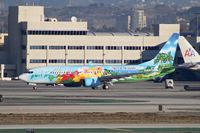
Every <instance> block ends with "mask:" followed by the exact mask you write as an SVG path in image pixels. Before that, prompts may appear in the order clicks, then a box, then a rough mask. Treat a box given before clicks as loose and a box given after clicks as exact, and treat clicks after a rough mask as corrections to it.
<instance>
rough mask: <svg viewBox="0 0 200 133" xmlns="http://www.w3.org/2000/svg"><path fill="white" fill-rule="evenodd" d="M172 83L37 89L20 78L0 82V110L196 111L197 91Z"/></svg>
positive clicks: (199, 102) (198, 106)
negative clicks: (160, 109) (168, 87)
mask: <svg viewBox="0 0 200 133" xmlns="http://www.w3.org/2000/svg"><path fill="white" fill-rule="evenodd" d="M184 85H193V86H200V83H199V82H175V88H174V89H165V87H164V83H153V82H152V81H146V82H138V83H128V84H114V86H112V87H111V88H110V89H109V90H102V89H98V90H92V89H91V88H84V87H80V88H66V87H63V86H56V87H52V86H44V85H39V86H38V90H36V91H34V90H32V87H31V86H28V85H26V84H25V83H23V82H21V81H0V94H1V95H3V99H4V100H3V102H2V103H0V113H2V114H6V113H66V112H67V113H81V112H106V113H115V112H158V111H159V110H158V109H159V105H162V111H165V112H177V111H178V112H199V111H200V92H199V91H195V92H191V91H190V92H187V91H185V90H184V89H183V88H184Z"/></svg>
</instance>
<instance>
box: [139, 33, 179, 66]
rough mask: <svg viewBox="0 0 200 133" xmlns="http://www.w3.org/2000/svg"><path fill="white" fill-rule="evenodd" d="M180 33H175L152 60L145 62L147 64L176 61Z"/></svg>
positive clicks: (157, 64) (155, 64)
mask: <svg viewBox="0 0 200 133" xmlns="http://www.w3.org/2000/svg"><path fill="white" fill-rule="evenodd" d="M178 40H179V34H178V33H174V34H173V35H172V36H171V37H170V38H169V39H168V41H167V42H166V43H165V44H164V46H163V47H162V49H161V50H160V52H159V53H158V54H157V55H156V56H155V57H154V58H153V59H152V60H150V61H148V62H145V63H143V64H142V65H146V66H159V65H164V64H165V65H166V64H168V65H170V66H172V65H173V63H174V58H175V54H176V48H177V44H178Z"/></svg>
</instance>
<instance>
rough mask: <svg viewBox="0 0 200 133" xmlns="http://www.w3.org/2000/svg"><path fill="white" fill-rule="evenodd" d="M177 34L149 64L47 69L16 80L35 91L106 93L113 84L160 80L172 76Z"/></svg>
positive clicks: (32, 71) (41, 68)
mask: <svg viewBox="0 0 200 133" xmlns="http://www.w3.org/2000/svg"><path fill="white" fill-rule="evenodd" d="M178 40H179V34H178V33H174V34H173V35H172V36H171V37H170V38H169V40H168V41H167V42H166V43H165V44H164V46H163V47H162V49H161V50H160V52H159V53H158V54H157V55H156V56H155V58H153V59H152V60H150V61H147V62H144V63H141V64H138V65H113V66H106V65H105V66H104V65H102V66H95V65H85V66H47V67H38V68H34V69H31V70H29V71H28V72H27V73H23V74H21V75H20V76H19V78H20V79H21V80H23V81H25V82H27V83H28V84H30V85H33V89H36V85H37V84H63V85H64V86H66V87H80V86H84V87H91V88H92V89H95V88H98V87H99V86H102V88H103V89H108V88H109V86H110V85H112V83H113V82H134V81H144V80H152V79H156V78H162V77H164V76H165V75H167V74H169V73H172V72H174V70H175V67H174V66H173V62H174V57H175V53H176V48H177V43H178Z"/></svg>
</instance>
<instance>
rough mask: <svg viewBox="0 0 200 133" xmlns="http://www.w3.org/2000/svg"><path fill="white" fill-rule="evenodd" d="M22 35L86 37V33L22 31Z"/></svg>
mask: <svg viewBox="0 0 200 133" xmlns="http://www.w3.org/2000/svg"><path fill="white" fill-rule="evenodd" d="M21 33H22V35H87V31H54V30H49V31H46V30H28V31H27V30H22V31H21Z"/></svg>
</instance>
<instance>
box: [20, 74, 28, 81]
mask: <svg viewBox="0 0 200 133" xmlns="http://www.w3.org/2000/svg"><path fill="white" fill-rule="evenodd" d="M19 79H20V80H23V81H26V82H27V81H28V74H27V73H23V74H21V75H19Z"/></svg>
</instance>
